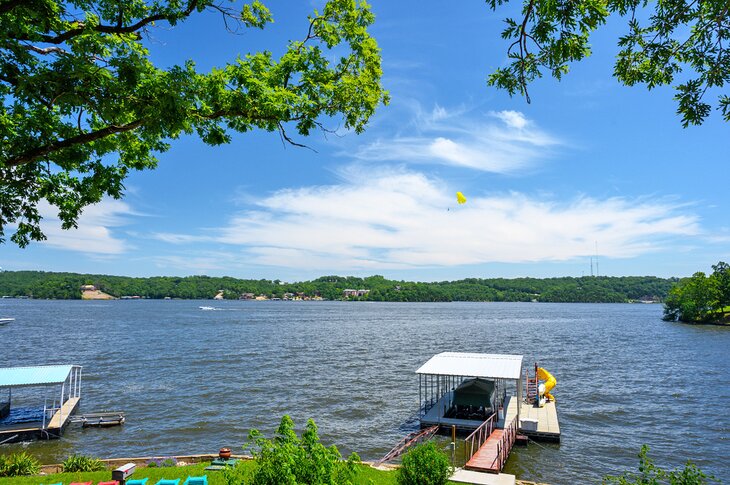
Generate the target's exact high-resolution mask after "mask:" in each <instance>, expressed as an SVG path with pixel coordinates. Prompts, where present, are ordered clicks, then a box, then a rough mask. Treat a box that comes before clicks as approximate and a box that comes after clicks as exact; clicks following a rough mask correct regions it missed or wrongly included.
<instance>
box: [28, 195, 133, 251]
mask: <svg viewBox="0 0 730 485" xmlns="http://www.w3.org/2000/svg"><path fill="white" fill-rule="evenodd" d="M38 207H39V211H40V213H41V215H42V217H43V223H42V227H43V232H44V233H45V235H46V237H47V240H46V241H44V242H43V243H41V244H44V245H47V246H51V247H54V248H58V249H64V250H67V251H77V252H80V253H87V254H94V255H97V256H100V255H117V254H122V253H125V252H127V251H128V250H129V249H130V247H129V245H128V243H127V242H126V241H125V240H123V239H120V238H119V237H118V236H116V235H115V234H114V228H117V227H121V226H124V225H126V224H128V223H129V216H132V215H139V214H137V213H136V212H135V211H133V210H132V208H131V207H130V206H129V205H128V204H127V203H125V202H122V201H120V200H114V199H104V200H102V201H101V202H100V203H98V204H95V205H92V206H89V207H87V208H86V209H84V212H83V213H82V214H81V216H80V217H79V220H78V228H77V229H69V230H63V229H61V221H60V220H59V219H58V216H57V210H56V208H55V207H53V206H51V205H50V204H48V203H47V202H45V201H43V202H41V203H39V204H38Z"/></svg>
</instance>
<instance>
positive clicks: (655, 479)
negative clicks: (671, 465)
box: [603, 445, 720, 485]
mask: <svg viewBox="0 0 730 485" xmlns="http://www.w3.org/2000/svg"><path fill="white" fill-rule="evenodd" d="M648 455H649V447H648V446H647V445H643V446H642V447H641V451H640V452H639V473H632V472H626V473H624V474H623V475H621V476H620V477H613V476H610V475H608V476H606V477H604V478H603V483H604V485H605V484H609V483H616V484H618V485H664V484H667V485H706V484H708V483H711V482H716V483H720V482H719V480H717V479H716V478H714V477H711V476H710V477H708V476H707V475H705V474H704V473H702V471H701V470H700V469H699V468H697V465H695V464H694V463H692V462H691V461H688V462H687V464H686V465H685V466H684V468H683V469H681V470H672V471H669V472H667V471H664V470H662V469H661V468H659V467H658V466H656V465H655V464H654V462H653V461H652V460H651V459H650V458H649V456H648Z"/></svg>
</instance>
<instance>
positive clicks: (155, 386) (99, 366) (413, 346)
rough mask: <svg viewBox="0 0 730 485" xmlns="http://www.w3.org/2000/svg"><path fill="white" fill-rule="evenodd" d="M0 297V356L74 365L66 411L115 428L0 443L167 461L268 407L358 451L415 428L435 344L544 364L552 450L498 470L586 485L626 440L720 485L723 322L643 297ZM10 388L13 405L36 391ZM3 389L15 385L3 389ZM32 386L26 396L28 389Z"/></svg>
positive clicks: (726, 447) (197, 449)
mask: <svg viewBox="0 0 730 485" xmlns="http://www.w3.org/2000/svg"><path fill="white" fill-rule="evenodd" d="M200 305H211V302H209V301H208V302H204V301H198V302H195V301H110V302H82V301H30V300H2V301H0V317H5V316H10V317H15V318H16V321H15V322H12V323H11V324H9V325H6V326H4V327H0V366H16V365H41V364H49V363H74V364H81V365H83V366H84V371H83V372H84V376H83V396H82V404H81V411H86V412H95V411H103V410H114V411H116V410H122V411H124V412H125V413H126V415H127V423H126V424H125V425H124V426H122V427H118V428H109V429H88V430H82V429H81V428H80V427H71V428H69V429H68V430H67V432H66V434H65V435H64V436H63V438H62V439H61V440H58V441H51V442H35V443H31V444H19V445H3V446H2V447H0V453H3V452H11V451H14V450H17V449H19V448H21V447H23V448H27V449H29V451H31V452H32V453H34V454H36V455H38V456H40V457H41V458H42V459H43V461H46V462H57V461H59V460H62V459H63V458H65V457H66V456H67V455H68V454H70V453H72V452H75V453H85V454H91V455H94V456H101V457H123V456H144V455H155V456H164V455H175V454H189V453H207V452H214V451H216V450H217V449H218V448H219V447H221V446H223V445H228V446H232V447H238V446H240V445H241V444H243V442H244V441H245V438H246V434H247V432H248V430H249V429H250V428H258V429H261V430H262V431H264V432H265V433H267V434H270V433H271V432H272V431H273V430H274V428H275V427H276V425H277V424H278V421H279V419H280V418H281V416H282V415H283V414H290V415H291V416H292V417H293V418H294V420H295V422H296V423H297V424H298V425H303V424H304V422H305V420H306V419H307V418H310V417H311V418H314V419H315V421H316V422H317V424H318V426H319V428H320V435H321V436H322V439H323V441H325V442H326V443H336V444H337V445H338V447H339V448H340V450H341V451H342V452H343V454H345V453H349V452H350V451H357V452H358V453H359V454H360V455H361V456H362V458H363V459H366V460H367V459H369V460H374V459H377V458H379V457H380V456H381V455H383V454H384V453H385V452H386V451H388V450H389V449H390V447H391V446H392V445H393V444H395V442H396V441H397V440H398V439H400V438H401V437H402V436H404V435H405V434H407V433H408V432H409V431H411V430H412V429H414V426H415V422H414V421H413V419H412V417H413V414H414V413H415V410H416V408H417V401H418V380H417V378H416V375H415V373H414V371H415V370H416V369H417V368H418V367H419V366H420V365H421V364H422V363H423V362H425V361H426V360H428V359H429V358H430V357H431V356H432V355H434V354H436V353H438V352H442V351H462V352H487V353H513V354H523V355H524V356H525V363H526V365H530V364H531V363H532V362H534V361H535V360H537V361H539V362H540V364H541V365H542V366H544V367H545V368H547V369H548V370H549V371H550V372H552V373H553V374H554V375H555V376H556V378H557V380H558V385H557V387H556V388H555V391H554V395H555V396H556V398H557V401H558V413H559V418H560V426H561V431H562V433H563V435H562V443H561V444H560V445H559V446H558V445H537V444H530V445H529V446H528V447H527V448H516V449H515V452H514V453H513V454H512V456H511V457H510V460H509V462H508V464H507V470H506V471H507V472H509V473H514V474H516V475H517V476H518V477H519V478H523V479H531V480H540V481H545V482H549V483H554V484H558V483H599V482H600V478H601V477H602V476H603V475H605V474H607V473H613V474H617V473H619V472H621V471H622V470H625V469H635V468H636V463H637V459H636V454H637V453H638V451H639V448H640V447H641V444H642V443H647V444H649V445H650V446H651V456H652V457H653V458H654V459H655V460H656V462H657V463H658V464H660V465H661V466H666V467H674V466H680V465H682V464H683V463H684V462H685V461H686V460H687V459H691V460H692V461H694V462H695V463H697V464H698V465H699V466H700V467H701V468H702V469H703V470H704V471H706V472H710V473H713V474H714V475H716V476H717V477H718V478H722V479H723V481H726V480H727V481H730V480H728V479H727V476H730V381H728V376H730V352H729V350H730V328H720V327H713V326H687V325H683V324H676V323H667V322H662V321H661V319H660V317H661V306H659V305H582V304H542V303H533V304H530V303H525V304H520V303H439V304H428V303H414V304H405V303H345V302H216V303H215V306H216V307H217V308H220V309H221V310H219V311H202V310H200V309H199V308H198V307H199V306H200ZM32 392H37V391H29V390H25V391H22V392H21V391H20V390H19V391H18V393H19V397H18V399H20V400H21V401H23V400H30V401H33V400H37V399H40V404H41V406H42V403H43V397H42V396H43V394H42V393H37V394H32ZM14 396H15V393H14ZM36 396H39V397H36Z"/></svg>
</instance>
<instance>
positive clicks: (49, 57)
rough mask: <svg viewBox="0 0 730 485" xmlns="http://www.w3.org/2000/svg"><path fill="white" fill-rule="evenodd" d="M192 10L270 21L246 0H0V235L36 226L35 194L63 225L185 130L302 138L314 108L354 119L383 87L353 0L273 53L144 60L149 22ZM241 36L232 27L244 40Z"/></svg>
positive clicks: (33, 232)
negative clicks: (170, 62) (203, 60)
mask: <svg viewBox="0 0 730 485" xmlns="http://www.w3.org/2000/svg"><path fill="white" fill-rule="evenodd" d="M196 15H216V16H220V26H221V27H220V28H227V29H229V30H241V29H262V28H264V27H265V26H266V25H267V24H268V23H270V22H272V21H273V17H272V13H271V12H270V11H269V10H268V9H267V7H266V6H265V5H264V4H263V3H261V2H260V1H258V0H255V1H253V2H250V3H244V4H240V3H236V1H235V0H0V99H2V106H1V107H0V242H4V241H5V238H6V237H7V236H6V232H8V231H14V233H13V234H12V236H11V240H12V241H14V242H15V243H17V244H18V245H20V246H25V245H27V244H28V243H29V242H30V241H31V240H36V241H37V240H42V239H44V235H43V232H42V230H41V227H40V220H41V214H40V213H39V203H40V204H43V203H44V202H43V201H44V200H45V201H47V202H48V203H50V204H51V205H52V206H54V207H55V208H57V210H58V216H59V218H60V220H61V221H62V226H63V228H64V229H68V228H71V227H75V226H76V223H77V220H78V217H79V215H80V213H81V211H82V210H83V208H84V207H86V206H88V205H90V204H94V203H97V202H99V201H100V200H101V199H102V198H103V197H105V196H111V197H114V198H119V197H121V196H122V195H123V191H124V180H125V177H126V176H127V175H128V174H129V172H130V171H132V170H144V169H152V168H154V167H155V165H156V163H157V159H156V158H155V156H156V154H159V153H162V152H164V151H166V150H167V149H168V148H169V146H170V145H169V144H170V141H171V140H174V139H176V138H178V137H180V136H181V135H183V134H195V135H197V136H198V137H200V139H201V140H202V141H203V142H205V143H207V144H209V145H220V144H223V143H227V142H229V141H230V140H231V133H232V132H241V133H242V132H247V131H251V130H256V129H258V130H266V131H270V132H278V133H279V134H280V136H281V137H282V139H283V140H284V141H285V142H286V143H291V144H294V145H300V143H299V142H298V141H296V139H297V138H298V137H299V136H302V137H304V136H307V135H309V134H310V133H312V132H313V131H314V130H320V129H323V130H326V129H328V128H331V127H328V126H324V125H323V121H322V120H328V121H329V122H332V123H337V122H336V121H334V120H332V118H334V119H337V118H342V120H343V121H342V122H341V124H342V125H343V126H344V127H345V128H347V129H351V130H353V131H355V132H361V131H362V130H363V129H364V128H365V126H366V123H367V121H368V119H369V118H370V116H371V115H372V114H373V112H374V110H375V109H376V107H377V106H378V105H379V104H381V103H385V102H387V100H388V95H387V92H385V91H384V90H383V88H382V86H381V76H382V70H381V59H380V51H379V48H378V46H377V43H376V41H375V40H374V39H373V38H372V37H371V36H370V34H369V32H368V27H369V26H370V25H371V24H372V23H373V21H374V16H373V14H372V12H371V11H370V7H369V5H368V4H367V3H366V2H365V1H356V0H330V1H328V2H327V3H326V5H325V6H324V8H323V9H322V11H321V12H318V11H314V12H313V14H312V15H311V16H310V17H309V23H308V28H305V29H303V31H302V32H299V33H292V37H293V38H296V39H298V40H294V41H290V42H289V43H288V45H286V46H272V48H277V49H279V48H281V47H286V49H285V52H284V53H283V54H282V55H281V56H279V57H276V56H274V55H273V54H272V53H271V52H269V51H261V52H250V53H242V54H241V55H240V56H239V57H238V58H236V59H231V60H230V61H229V62H227V63H226V64H225V65H222V66H219V67H217V68H215V69H212V70H211V71H209V72H201V71H200V70H199V69H197V68H196V65H195V62H194V61H193V60H188V61H187V62H185V63H183V64H180V65H174V66H171V67H160V66H157V65H155V64H154V63H153V62H152V60H151V59H150V49H151V47H150V46H151V45H152V43H150V42H147V39H148V38H149V36H150V34H151V33H152V31H153V30H154V29H158V28H164V29H169V28H172V27H174V26H175V25H177V24H180V23H182V22H185V21H186V20H188V19H189V18H190V17H193V16H196ZM244 41H245V37H232V42H240V43H241V51H242V52H245V50H246V48H247V47H246V45H245V44H244Z"/></svg>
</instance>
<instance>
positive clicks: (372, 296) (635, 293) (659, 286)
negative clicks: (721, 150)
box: [0, 271, 678, 303]
mask: <svg viewBox="0 0 730 485" xmlns="http://www.w3.org/2000/svg"><path fill="white" fill-rule="evenodd" d="M677 281H678V280H677V279H676V278H657V277H654V276H621V277H609V276H600V277H598V276H596V277H594V276H584V277H579V278H575V277H560V278H485V279H482V278H467V279H463V280H457V281H441V282H428V283H424V282H410V281H397V280H389V279H386V278H384V277H383V276H378V275H375V276H369V277H365V278H359V277H353V276H323V277H320V278H317V279H314V280H311V281H302V282H296V283H288V282H283V281H280V280H263V279H260V280H253V279H237V278H232V277H209V276H186V277H174V276H156V277H149V278H135V277H129V276H112V275H94V274H79V273H52V272H43V271H4V272H0V296H8V297H13V298H18V297H25V298H36V299H68V300H77V299H81V287H82V286H84V285H93V286H94V287H96V289H98V290H101V291H103V292H105V293H108V294H109V295H112V296H114V297H117V298H121V297H125V296H134V297H140V298H151V299H163V298H173V299H178V298H179V299H210V298H213V297H214V296H215V295H217V294H220V295H221V296H222V297H223V298H225V299H239V298H252V297H257V296H258V297H264V298H266V299H272V298H289V297H291V298H293V299H300V298H301V299H309V298H322V299H326V300H364V301H404V302H430V301H442V302H448V301H515V302H517V301H538V302H562V303H569V302H575V303H580V302H583V303H627V302H633V301H651V302H662V301H664V299H665V298H666V296H667V294H668V292H669V290H670V288H671V287H672V285H673V284H675V283H676V282H677ZM345 290H365V291H364V292H360V293H361V294H359V295H358V296H354V295H352V293H351V294H350V295H349V296H348V295H346V294H345Z"/></svg>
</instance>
